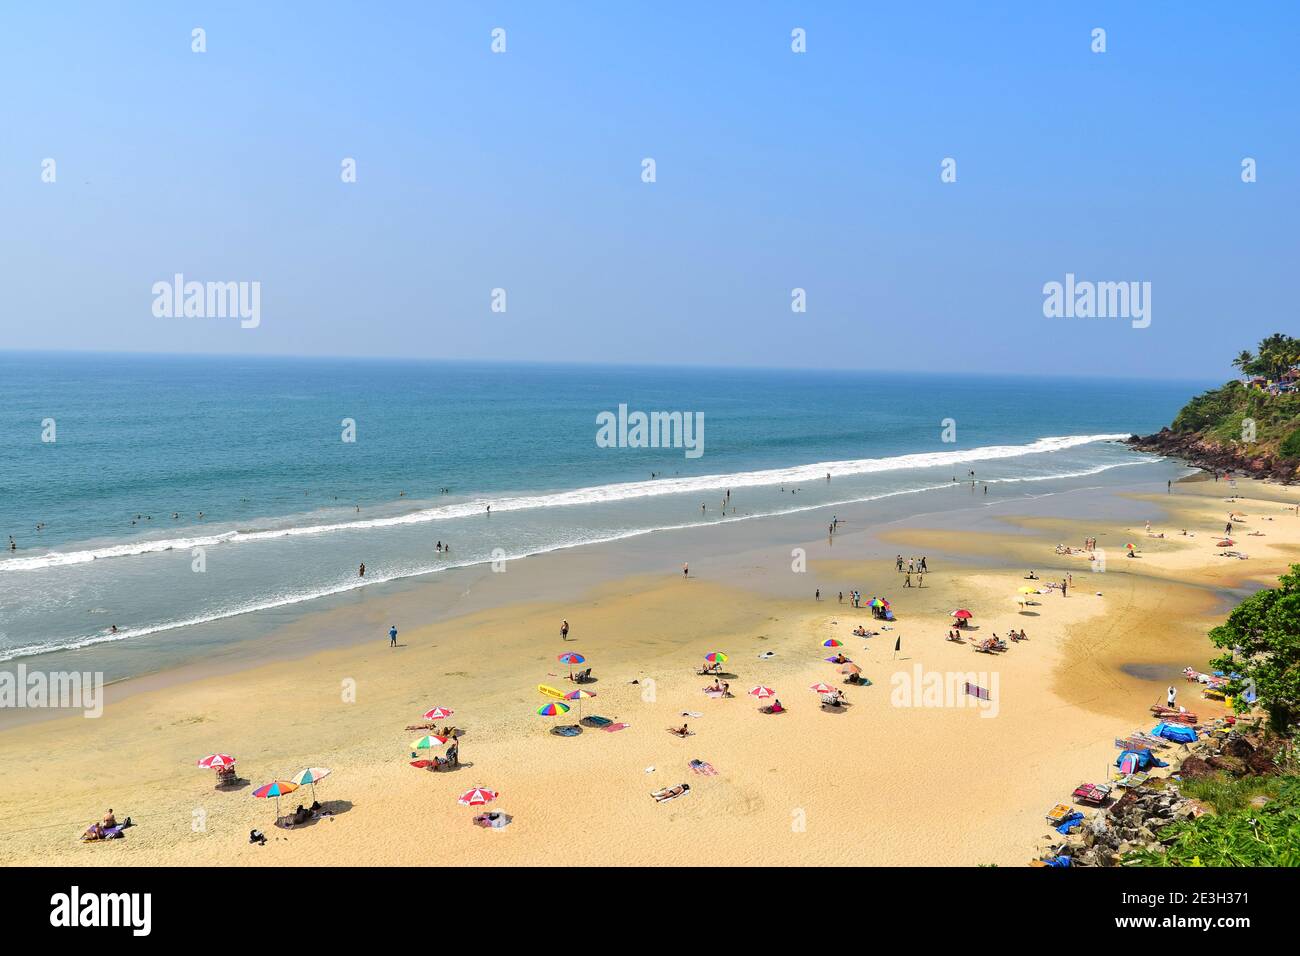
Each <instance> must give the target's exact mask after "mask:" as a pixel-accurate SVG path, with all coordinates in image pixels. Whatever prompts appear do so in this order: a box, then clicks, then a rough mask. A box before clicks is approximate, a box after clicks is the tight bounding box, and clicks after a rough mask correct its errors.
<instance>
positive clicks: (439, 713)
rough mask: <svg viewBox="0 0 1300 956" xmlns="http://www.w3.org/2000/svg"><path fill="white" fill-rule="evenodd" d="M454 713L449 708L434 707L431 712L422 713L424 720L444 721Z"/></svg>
mask: <svg viewBox="0 0 1300 956" xmlns="http://www.w3.org/2000/svg"><path fill="white" fill-rule="evenodd" d="M454 713H456V712H455V711H454V710H452V709H451V708H450V707H435V708H433V710H426V711H425V712H424V719H425V720H446V719H447V718H448V717H450V716H451V715H452V714H454Z"/></svg>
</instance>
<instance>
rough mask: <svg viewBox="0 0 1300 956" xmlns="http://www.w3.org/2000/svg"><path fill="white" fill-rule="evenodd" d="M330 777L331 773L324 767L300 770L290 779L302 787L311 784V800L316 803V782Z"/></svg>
mask: <svg viewBox="0 0 1300 956" xmlns="http://www.w3.org/2000/svg"><path fill="white" fill-rule="evenodd" d="M329 775H330V771H329V770H327V769H326V768H324V767H308V768H307V769H306V770H299V771H298V772H297V773H295V774H294V775H293V776H292V777H290V778H289V779H290V780H291V781H293V782H294V783H296V784H297V785H298V786H300V787H302V786H305V785H306V784H311V800H312V803H315V802H316V781H317V780H324V779H325V778H326V777H328V776H329Z"/></svg>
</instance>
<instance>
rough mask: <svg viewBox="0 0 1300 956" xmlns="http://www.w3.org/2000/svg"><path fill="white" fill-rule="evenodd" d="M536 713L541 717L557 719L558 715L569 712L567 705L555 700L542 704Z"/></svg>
mask: <svg viewBox="0 0 1300 956" xmlns="http://www.w3.org/2000/svg"><path fill="white" fill-rule="evenodd" d="M537 712H538V713H539V714H541V715H542V716H543V717H558V716H560V714H567V713H568V712H569V705H568V704H563V703H561V702H560V701H558V700H556V701H552V702H551V703H549V704H543V705H542V706H541V708H540V709H539V710H538V711H537Z"/></svg>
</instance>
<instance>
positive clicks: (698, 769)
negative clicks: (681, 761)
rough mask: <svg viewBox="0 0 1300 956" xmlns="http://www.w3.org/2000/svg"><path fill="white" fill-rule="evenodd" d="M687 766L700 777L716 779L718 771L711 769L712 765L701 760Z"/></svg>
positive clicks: (693, 761)
mask: <svg viewBox="0 0 1300 956" xmlns="http://www.w3.org/2000/svg"><path fill="white" fill-rule="evenodd" d="M687 766H688V767H690V768H691V770H693V771H694V772H695V773H698V774H699V775H700V776H701V777H716V776H717V775H718V771H716V770H714V769H713V764H711V763H707V762H706V761H703V760H692V761H691V762H690V763H689V764H687Z"/></svg>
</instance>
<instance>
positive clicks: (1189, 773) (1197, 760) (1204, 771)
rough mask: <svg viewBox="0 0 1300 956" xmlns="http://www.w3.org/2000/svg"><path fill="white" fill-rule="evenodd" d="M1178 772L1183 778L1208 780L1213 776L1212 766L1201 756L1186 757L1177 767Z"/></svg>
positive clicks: (1213, 758) (1212, 758)
mask: <svg viewBox="0 0 1300 956" xmlns="http://www.w3.org/2000/svg"><path fill="white" fill-rule="evenodd" d="M1210 759H1211V760H1216V759H1218V758H1216V757H1211V758H1210ZM1178 773H1179V775H1180V776H1181V777H1183V779H1185V780H1208V779H1210V778H1211V777H1213V776H1214V768H1213V767H1211V766H1210V764H1209V761H1207V760H1205V759H1203V758H1201V757H1188V758H1187V759H1186V760H1184V761H1183V763H1182V766H1180V767H1179V768H1178Z"/></svg>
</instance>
